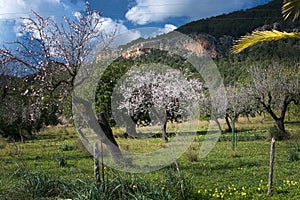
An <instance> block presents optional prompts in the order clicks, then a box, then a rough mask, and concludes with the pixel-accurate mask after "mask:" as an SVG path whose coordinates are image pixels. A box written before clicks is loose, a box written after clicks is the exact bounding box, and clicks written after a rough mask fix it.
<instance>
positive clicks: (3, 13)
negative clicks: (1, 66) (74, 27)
mask: <svg viewBox="0 0 300 200" xmlns="http://www.w3.org/2000/svg"><path fill="white" fill-rule="evenodd" d="M84 9H85V4H84V0H15V2H14V3H11V1H8V0H0V46H1V44H2V43H3V42H12V41H15V40H16V39H17V37H18V36H21V34H20V28H21V24H22V23H24V22H25V21H24V20H22V19H21V18H24V17H29V16H30V15H32V12H31V11H32V10H33V11H35V12H37V13H38V14H40V15H41V16H43V17H52V18H53V19H54V20H56V21H57V22H58V23H60V22H62V21H63V16H67V17H68V18H73V19H75V18H78V17H79V16H80V15H81V14H80V11H83V10H84ZM100 20H103V24H102V25H101V27H99V29H100V30H102V31H105V33H106V34H108V35H109V34H111V33H112V32H115V31H116V34H121V33H123V32H126V33H127V35H126V36H125V35H124V36H123V39H122V42H129V41H131V40H133V39H137V38H139V37H140V33H139V32H138V31H129V30H128V29H127V27H126V26H125V25H123V24H122V23H119V22H118V21H114V20H112V19H111V18H105V17H101V19H100ZM122 42H121V41H120V43H122Z"/></svg>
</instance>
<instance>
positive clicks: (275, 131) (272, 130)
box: [268, 125, 290, 140]
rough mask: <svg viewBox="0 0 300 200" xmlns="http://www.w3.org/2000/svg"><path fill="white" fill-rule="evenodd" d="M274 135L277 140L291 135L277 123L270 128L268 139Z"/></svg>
mask: <svg viewBox="0 0 300 200" xmlns="http://www.w3.org/2000/svg"><path fill="white" fill-rule="evenodd" d="M272 137H275V139H276V140H285V139H288V138H289V137H290V134H289V132H287V131H286V132H283V131H282V130H280V129H279V128H278V127H277V126H276V125H274V126H272V127H271V128H270V129H269V138H268V139H271V138H272Z"/></svg>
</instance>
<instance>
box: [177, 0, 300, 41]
mask: <svg viewBox="0 0 300 200" xmlns="http://www.w3.org/2000/svg"><path fill="white" fill-rule="evenodd" d="M281 7H282V0H273V1H271V2H269V3H267V4H264V5H260V6H257V7H254V8H250V9H246V10H240V11H235V12H232V13H229V14H222V15H218V16H215V17H211V18H206V19H200V20H197V21H193V22H190V23H187V24H185V25H183V26H181V27H179V28H177V29H176V31H178V32H181V33H184V34H187V35H191V34H195V33H197V34H209V35H212V36H214V37H215V38H219V37H222V36H224V35H230V36H232V37H233V38H235V39H237V38H239V37H241V36H243V35H246V34H247V33H250V32H252V31H253V30H255V29H257V28H261V27H263V26H267V28H268V29H270V28H271V29H272V28H273V27H272V26H270V25H272V24H274V23H276V24H280V26H277V27H276V28H277V29H278V28H279V29H280V28H281V29H293V28H295V27H297V26H299V22H295V23H291V22H290V21H284V20H283V18H282V13H281Z"/></svg>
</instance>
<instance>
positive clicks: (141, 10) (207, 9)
mask: <svg viewBox="0 0 300 200" xmlns="http://www.w3.org/2000/svg"><path fill="white" fill-rule="evenodd" d="M269 1H270V0H136V5H135V6H134V7H132V8H131V9H130V10H129V11H128V12H127V13H126V18H127V19H128V20H130V21H132V22H133V23H136V24H140V25H144V24H147V23H151V22H163V21H164V20H167V19H168V18H170V17H182V16H185V17H189V18H190V19H191V20H195V19H200V18H206V17H210V16H215V15H219V14H223V13H228V12H231V11H234V10H238V9H245V8H249V7H253V6H255V5H258V4H262V3H266V2H269Z"/></svg>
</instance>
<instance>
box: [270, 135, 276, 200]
mask: <svg viewBox="0 0 300 200" xmlns="http://www.w3.org/2000/svg"><path fill="white" fill-rule="evenodd" d="M274 155H275V138H274V137H273V138H272V142H271V152H270V169H269V184H268V195H269V196H271V195H272V184H273V167H274Z"/></svg>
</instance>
